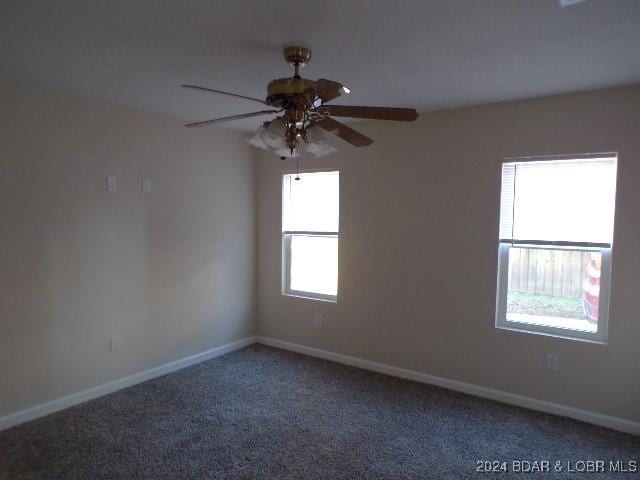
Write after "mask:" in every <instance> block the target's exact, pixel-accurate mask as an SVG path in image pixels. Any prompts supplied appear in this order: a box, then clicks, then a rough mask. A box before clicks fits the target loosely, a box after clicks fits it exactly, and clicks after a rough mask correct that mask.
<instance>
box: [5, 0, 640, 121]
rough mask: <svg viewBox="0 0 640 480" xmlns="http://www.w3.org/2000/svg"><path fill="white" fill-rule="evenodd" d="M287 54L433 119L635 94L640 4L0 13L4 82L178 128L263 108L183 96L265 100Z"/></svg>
mask: <svg viewBox="0 0 640 480" xmlns="http://www.w3.org/2000/svg"><path fill="white" fill-rule="evenodd" d="M288 45H302V46H307V47H309V48H311V49H312V50H313V58H312V61H311V63H310V64H309V65H308V66H307V67H306V68H305V69H304V70H303V72H302V73H303V76H305V77H308V78H311V79H317V78H318V77H324V78H329V79H333V80H338V81H340V82H343V83H344V84H346V85H348V86H349V87H350V88H351V90H352V94H351V95H350V96H349V97H348V98H341V99H339V100H337V101H336V103H343V104H354V105H380V106H398V107H414V108H416V109H417V110H419V111H428V110H436V109H442V108H449V107H456V106H463V105H474V104H482V103H490V102H495V101H502V100H510V99H521V98H528V97H535V96H542V95H550V94H558V93H565V92H573V91H580V90H588V89H594V88H600V87H611V86H617V85H625V84H631V83H640V53H639V52H640V0H588V1H586V2H582V3H577V4H575V5H572V6H569V7H566V8H561V7H560V6H559V2H558V0H482V1H481V0H395V1H384V0H314V1H303V0H297V1H293V0H217V1H216V0H185V1H178V0H109V1H107V0H55V1H54V0H47V1H44V0H42V1H37V0H2V2H0V75H2V76H5V77H9V78H14V79H22V80H25V81H28V82H31V83H34V82H35V83H40V84H45V85H49V86H52V87H56V88H60V89H62V90H65V91H67V92H71V93H74V94H79V95H89V96H95V97H99V98H103V99H106V100H109V101H113V102H116V103H119V104H125V105H129V106H132V107H137V108H141V109H144V110H147V111H153V112H160V113H164V114H169V115H173V116H176V117H179V118H181V119H184V120H193V121H195V120H204V119H208V118H213V117H218V116H225V115H232V114H238V113H245V112H250V111H254V110H261V109H262V108H261V105H260V104H257V103H252V102H249V101H244V100H240V99H233V98H226V97H223V96H219V95H214V94H205V93H199V92H194V91H188V90H183V89H181V88H180V87H179V85H180V84H182V83H195V84H200V85H204V86H209V87H212V88H216V89H222V90H229V91H233V92H237V93H241V94H244V95H248V96H255V97H259V98H263V97H264V96H265V90H266V84H267V83H268V82H269V81H270V80H272V79H274V78H278V77H284V76H290V75H291V70H290V67H289V66H288V65H287V64H286V63H285V61H284V59H283V57H282V48H283V47H285V46H288ZM258 123H259V120H258V119H250V120H244V121H240V122H236V123H234V124H233V125H231V124H230V125H229V126H230V127H233V128H240V129H246V130H252V129H255V127H256V125H257V124H258Z"/></svg>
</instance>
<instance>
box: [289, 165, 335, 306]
mask: <svg viewBox="0 0 640 480" xmlns="http://www.w3.org/2000/svg"><path fill="white" fill-rule="evenodd" d="M331 172H335V173H337V174H338V208H339V205H340V170H338V169H336V168H317V169H308V170H307V169H305V170H300V171H299V172H298V171H295V170H286V171H283V172H282V181H281V190H282V192H281V193H282V195H281V208H280V211H281V212H280V213H281V215H280V222H281V224H280V230H281V232H282V239H281V242H282V243H281V245H282V257H281V262H280V263H281V265H282V272H281V277H280V278H281V279H282V285H281V292H282V295H284V296H287V297H294V298H302V299H306V300H317V301H322V302H330V303H337V302H338V292H339V291H340V277H339V276H338V279H337V285H336V294H335V295H327V294H323V293H317V292H308V291H305V290H295V289H292V288H291V239H292V238H293V237H294V236H306V237H330V238H336V239H337V240H338V262H339V258H340V215H338V231H336V232H333V231H308V230H285V229H284V205H285V203H284V202H285V200H284V196H285V188H284V186H285V178H286V176H287V175H292V174H296V173H300V174H303V175H304V174H307V173H331ZM339 271H340V270H339V269H338V272H339Z"/></svg>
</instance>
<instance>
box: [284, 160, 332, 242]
mask: <svg viewBox="0 0 640 480" xmlns="http://www.w3.org/2000/svg"><path fill="white" fill-rule="evenodd" d="M295 178H296V175H295V174H291V175H285V176H284V185H283V187H284V192H283V193H284V195H283V218H282V231H283V232H337V231H338V223H339V213H338V212H339V205H338V201H339V196H338V190H339V185H338V172H313V173H301V174H300V180H295Z"/></svg>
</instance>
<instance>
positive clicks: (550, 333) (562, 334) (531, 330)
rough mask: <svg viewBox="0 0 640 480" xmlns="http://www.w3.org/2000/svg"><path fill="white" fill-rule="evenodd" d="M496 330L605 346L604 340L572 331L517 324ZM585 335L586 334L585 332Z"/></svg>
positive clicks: (503, 325)
mask: <svg viewBox="0 0 640 480" xmlns="http://www.w3.org/2000/svg"><path fill="white" fill-rule="evenodd" d="M495 327H496V329H497V330H505V331H507V332H515V333H525V334H528V335H542V336H545V337H554V338H560V339H563V340H575V341H578V342H586V343H594V344H596V345H606V344H607V341H606V339H600V338H595V337H590V336H582V335H581V334H582V333H583V332H578V335H576V331H574V330H564V331H562V330H559V329H558V331H556V330H551V327H548V328H544V327H543V328H542V329H541V328H538V326H537V325H531V324H527V323H518V322H507V323H506V324H501V325H496V326H495ZM585 333H586V332H585Z"/></svg>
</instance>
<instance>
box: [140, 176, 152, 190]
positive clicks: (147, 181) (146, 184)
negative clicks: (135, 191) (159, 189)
mask: <svg viewBox="0 0 640 480" xmlns="http://www.w3.org/2000/svg"><path fill="white" fill-rule="evenodd" d="M142 192H143V193H149V192H151V178H149V177H142Z"/></svg>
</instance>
